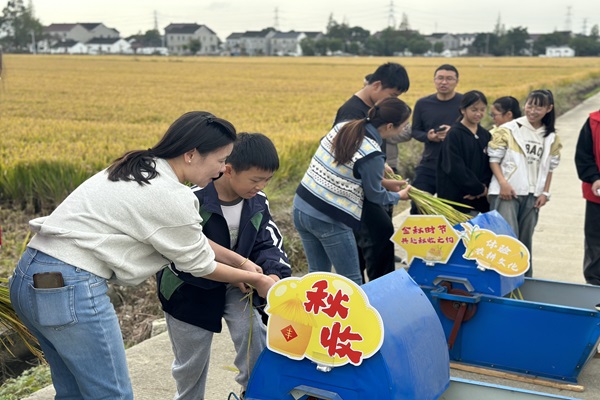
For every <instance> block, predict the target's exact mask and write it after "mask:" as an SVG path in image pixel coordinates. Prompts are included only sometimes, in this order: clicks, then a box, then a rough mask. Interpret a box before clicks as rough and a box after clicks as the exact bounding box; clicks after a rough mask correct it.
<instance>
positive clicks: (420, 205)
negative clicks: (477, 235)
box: [385, 172, 473, 226]
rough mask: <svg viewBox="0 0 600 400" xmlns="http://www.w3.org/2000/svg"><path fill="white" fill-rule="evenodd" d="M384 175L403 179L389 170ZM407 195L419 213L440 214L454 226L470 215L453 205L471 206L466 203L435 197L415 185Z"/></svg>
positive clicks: (467, 218) (468, 218)
mask: <svg viewBox="0 0 600 400" xmlns="http://www.w3.org/2000/svg"><path fill="white" fill-rule="evenodd" d="M385 177H386V178H388V179H395V180H399V181H401V180H403V178H402V176H400V175H398V174H392V173H389V172H386V173H385ZM408 197H410V199H411V200H412V201H414V203H415V205H416V206H417V209H418V210H419V212H420V213H421V214H426V215H441V216H443V217H446V219H447V220H448V222H449V223H450V225H452V226H454V225H457V224H460V223H461V222H467V221H468V220H470V219H471V218H472V217H471V216H470V215H469V214H465V213H462V212H460V211H458V210H457V209H456V208H454V207H453V206H458V207H464V208H473V207H471V206H468V205H466V204H462V203H457V202H455V201H451V200H446V199H442V198H440V197H435V196H433V195H431V194H429V193H427V192H425V191H423V190H421V189H417V188H416V187H414V186H413V187H411V188H410V190H409V191H408Z"/></svg>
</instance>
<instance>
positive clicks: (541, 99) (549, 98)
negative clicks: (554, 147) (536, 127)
mask: <svg viewBox="0 0 600 400" xmlns="http://www.w3.org/2000/svg"><path fill="white" fill-rule="evenodd" d="M527 103H529V104H531V105H532V106H542V107H548V106H552V110H550V111H549V112H547V113H546V115H544V118H542V124H544V126H545V127H546V133H545V134H544V137H545V136H548V135H549V134H551V133H553V132H555V131H556V128H555V126H554V124H555V123H556V112H555V108H556V107H555V105H554V95H553V94H552V92H551V91H550V90H548V89H539V90H534V91H532V92H531V93H529V95H528V96H527V99H526V100H525V104H527Z"/></svg>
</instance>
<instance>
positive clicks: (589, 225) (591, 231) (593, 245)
mask: <svg viewBox="0 0 600 400" xmlns="http://www.w3.org/2000/svg"><path fill="white" fill-rule="evenodd" d="M583 232H584V234H585V245H584V254H583V276H584V278H585V281H586V282H587V283H591V284H592V285H600V204H598V203H594V202H591V201H586V202H585V224H584V227H583Z"/></svg>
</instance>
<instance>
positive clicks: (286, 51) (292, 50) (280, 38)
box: [270, 31, 306, 56]
mask: <svg viewBox="0 0 600 400" xmlns="http://www.w3.org/2000/svg"><path fill="white" fill-rule="evenodd" d="M304 38H306V34H304V33H303V32H294V31H290V32H276V33H275V35H273V37H271V53H270V55H273V56H301V55H302V47H301V46H300V42H301V41H302V39H304Z"/></svg>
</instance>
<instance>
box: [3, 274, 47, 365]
mask: <svg viewBox="0 0 600 400" xmlns="http://www.w3.org/2000/svg"><path fill="white" fill-rule="evenodd" d="M7 283H8V279H6V278H0V328H1V327H4V328H6V329H7V330H9V331H14V332H16V334H17V335H18V336H19V337H20V338H21V340H23V343H25V346H27V348H28V349H29V351H31V353H32V354H33V355H34V356H36V357H37V358H39V359H40V360H43V355H42V352H41V351H40V349H39V344H38V341H37V339H36V338H35V337H34V336H33V335H32V334H31V333H30V332H29V331H28V330H27V328H26V327H25V325H23V323H22V322H21V321H20V320H19V317H18V316H17V314H16V313H15V310H14V309H13V307H12V305H11V303H10V295H9V292H8V286H7V285H6V284H7ZM0 344H1V345H2V346H4V347H5V348H6V349H7V350H8V352H9V353H11V354H12V352H11V350H10V346H12V345H13V344H14V343H13V340H12V339H11V338H10V336H4V338H0Z"/></svg>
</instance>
